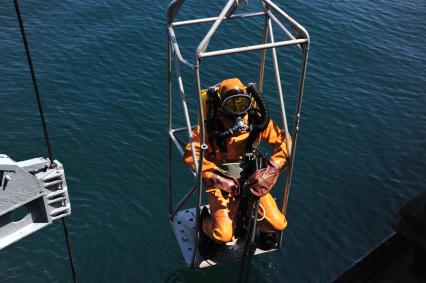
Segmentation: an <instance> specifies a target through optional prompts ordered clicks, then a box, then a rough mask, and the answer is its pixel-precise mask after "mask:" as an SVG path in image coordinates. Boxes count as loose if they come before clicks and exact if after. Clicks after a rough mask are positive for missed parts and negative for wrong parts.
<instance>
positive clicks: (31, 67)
mask: <svg viewBox="0 0 426 283" xmlns="http://www.w3.org/2000/svg"><path fill="white" fill-rule="evenodd" d="M13 3H14V5H15V10H16V16H17V18H18V22H19V27H20V29H21V35H22V41H23V42H24V46H25V53H26V55H27V59H28V66H29V68H30V72H31V79H32V81H33V87H34V92H35V95H36V99H37V104H38V111H39V113H40V119H41V124H42V126H43V132H44V139H45V141H46V146H47V151H48V155H49V159H50V164H51V166H52V167H54V166H55V163H54V159H53V153H52V147H51V146H50V140H49V134H48V132H47V125H46V120H45V118H44V110H43V105H42V103H41V97H40V92H39V90H38V85H37V80H36V76H35V72H34V67H33V62H32V59H31V54H30V49H29V47H28V42H27V36H26V33H25V28H24V22H23V20H22V16H21V11H20V9H19V4H18V0H13ZM62 226H63V228H64V234H65V239H66V244H67V250H68V258H69V261H70V266H71V272H72V279H73V282H74V283H76V282H77V279H76V273H75V268H74V262H73V259H72V251H71V241H70V237H69V234H68V228H67V224H66V222H65V218H62Z"/></svg>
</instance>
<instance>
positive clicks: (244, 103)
mask: <svg viewBox="0 0 426 283" xmlns="http://www.w3.org/2000/svg"><path fill="white" fill-rule="evenodd" d="M251 105H252V99H251V97H250V95H248V94H246V93H244V92H243V91H242V90H235V91H230V92H228V93H227V94H226V97H225V98H224V99H222V108H223V110H225V111H226V112H228V113H230V114H232V115H243V114H245V113H247V111H249V110H250V108H251Z"/></svg>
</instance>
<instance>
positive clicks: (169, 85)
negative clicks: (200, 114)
mask: <svg viewBox="0 0 426 283" xmlns="http://www.w3.org/2000/svg"><path fill="white" fill-rule="evenodd" d="M167 34H168V33H167ZM167 38H168V41H167V90H168V96H167V97H168V99H167V103H168V128H169V133H170V131H171V130H172V127H173V112H172V111H173V100H172V76H171V74H172V48H171V46H170V36H167ZM168 136H169V148H168V194H169V201H168V204H169V215H170V214H171V213H172V211H173V187H172V186H173V182H172V180H173V176H172V174H173V171H172V170H173V168H172V166H173V164H172V154H173V147H172V139H171V137H170V135H168Z"/></svg>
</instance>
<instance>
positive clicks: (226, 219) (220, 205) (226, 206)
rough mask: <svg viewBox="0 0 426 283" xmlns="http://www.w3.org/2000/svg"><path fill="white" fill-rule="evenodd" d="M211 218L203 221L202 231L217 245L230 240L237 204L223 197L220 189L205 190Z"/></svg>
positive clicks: (232, 199)
mask: <svg viewBox="0 0 426 283" xmlns="http://www.w3.org/2000/svg"><path fill="white" fill-rule="evenodd" d="M207 192H208V201H209V204H210V213H211V217H207V218H205V219H204V221H203V227H202V228H203V231H204V233H206V235H207V236H209V237H210V238H211V239H212V240H214V241H215V242H217V243H227V242H230V241H231V240H232V236H233V234H234V227H235V221H234V220H235V216H236V212H237V209H238V204H237V202H236V200H235V199H234V198H231V197H224V195H223V194H222V191H221V190H220V189H207Z"/></svg>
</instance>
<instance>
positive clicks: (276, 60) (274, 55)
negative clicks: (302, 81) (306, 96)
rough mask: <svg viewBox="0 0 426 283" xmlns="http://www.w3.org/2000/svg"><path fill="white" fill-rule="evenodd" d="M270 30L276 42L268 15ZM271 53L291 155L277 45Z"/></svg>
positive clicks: (272, 39) (272, 38)
mask: <svg viewBox="0 0 426 283" xmlns="http://www.w3.org/2000/svg"><path fill="white" fill-rule="evenodd" d="M268 30H269V38H270V39H269V40H270V41H271V43H274V42H275V38H274V31H273V30H272V21H271V19H270V18H269V17H268ZM271 53H272V62H273V63H274V72H275V80H276V81H277V87H278V97H279V100H280V107H281V119H282V124H283V127H284V133H285V139H286V145H287V154H288V155H289V156H290V154H291V139H290V133H289V132H288V125H287V115H286V112H285V105H284V97H283V90H282V86H281V77H280V69H279V66H278V59H277V50H276V48H275V47H273V48H271Z"/></svg>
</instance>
